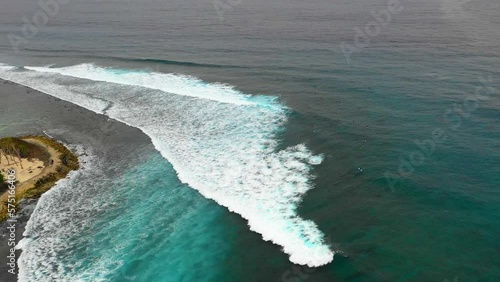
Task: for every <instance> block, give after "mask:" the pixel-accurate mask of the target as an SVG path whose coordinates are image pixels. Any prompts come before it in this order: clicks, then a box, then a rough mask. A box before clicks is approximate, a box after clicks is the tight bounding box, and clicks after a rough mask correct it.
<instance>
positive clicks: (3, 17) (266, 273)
mask: <svg viewBox="0 0 500 282" xmlns="http://www.w3.org/2000/svg"><path fill="white" fill-rule="evenodd" d="M0 4H1V10H0V62H1V63H3V64H4V65H3V66H2V68H0V78H4V79H8V80H12V81H14V82H17V83H20V84H23V85H27V86H30V87H32V88H35V89H38V90H41V91H43V92H46V93H48V94H49V95H52V96H55V97H58V98H61V99H63V100H67V101H69V102H72V103H75V104H78V105H80V106H83V107H85V108H87V109H90V110H91V111H94V112H97V113H103V114H105V115H107V116H109V117H111V118H113V119H117V120H119V121H122V122H124V123H127V124H129V125H131V126H133V127H137V128H139V129H141V130H142V131H143V132H144V133H145V134H147V135H148V136H149V137H150V138H151V139H152V142H153V143H154V145H155V148H156V149H157V151H154V150H145V151H146V152H147V153H144V152H142V151H141V152H142V154H143V155H142V156H141V157H140V158H138V157H137V156H136V155H134V154H127V155H122V156H121V157H115V158H114V159H113V160H114V161H113V162H101V163H99V164H96V165H95V166H94V167H90V168H89V169H88V171H87V172H85V173H87V174H88V175H87V174H85V173H82V174H81V175H79V176H77V177H75V180H73V181H69V183H64V184H63V185H60V187H57V189H58V190H54V192H52V193H51V194H48V195H46V196H45V197H44V198H42V200H41V201H40V203H39V206H40V205H42V206H43V205H47V206H50V205H49V203H50V202H51V201H53V202H54V203H57V201H58V199H67V198H68V197H70V196H69V195H67V194H65V193H71V192H69V191H71V190H73V191H83V190H85V189H88V187H89V186H92V187H94V186H93V185H99V187H100V188H99V187H97V188H96V187H94V188H93V189H99V191H102V192H100V193H97V194H98V195H94V196H95V197H96V198H95V199H92V195H89V197H90V200H88V201H83V202H78V204H79V205H83V206H80V207H79V208H82V209H84V210H86V209H87V210H98V211H99V212H96V214H93V213H91V214H89V215H88V216H85V215H81V214H79V213H78V211H77V209H76V208H75V205H74V204H72V203H71V202H69V203H68V204H67V205H64V207H63V208H61V210H62V212H63V213H64V211H66V212H67V214H66V215H74V214H78V215H79V220H81V222H83V223H84V224H83V223H82V224H81V226H72V225H67V226H52V227H50V228H54V229H53V230H50V228H49V229H44V228H42V227H43V226H44V224H46V223H47V222H53V221H54V220H69V221H70V220H71V216H67V217H64V216H56V217H52V218H51V216H54V215H53V213H51V212H49V211H47V209H45V210H44V209H41V208H40V209H39V210H37V211H35V215H37V216H33V219H32V222H31V229H30V228H29V227H28V233H29V234H28V235H29V236H31V237H32V238H34V239H33V241H31V242H30V246H31V247H30V248H28V249H26V250H25V251H24V253H23V256H24V260H23V262H22V268H23V269H24V271H25V272H26V273H27V274H26V276H24V278H23V279H25V280H27V281H52V280H55V279H60V280H62V281H72V280H75V279H83V280H84V281H99V280H103V281H294V282H295V281H445V280H446V279H447V280H448V281H454V280H455V281H498V280H500V243H499V241H498V238H499V237H500V192H499V190H498V189H499V187H500V173H499V172H500V145H499V144H500V142H499V141H500V124H499V121H500V113H499V110H500V98H499V94H500V92H499V91H498V90H499V89H500V88H499V87H500V84H499V83H498V81H500V72H499V71H498V65H499V63H500V20H499V19H500V17H499V16H500V15H499V14H500V3H499V2H497V1H493V0H485V1H479V0H472V1H453V0H424V1H401V2H397V1H380V0H376V1H367V0H356V1H326V0H314V1H307V2H304V1H284V0H272V1H262V0H257V1H249V0H242V1H239V2H238V1H223V0H221V1H215V2H214V1H211V0H209V1H192V0H188V1H177V0H175V1H159V0H146V1H135V0H128V1H117V0H102V1H81V0H72V1H69V2H68V3H65V4H58V5H57V7H58V8H57V9H55V8H54V7H53V6H52V7H49V8H46V9H49V10H47V11H49V12H50V13H49V15H48V16H47V19H48V21H47V23H43V22H42V24H41V25H39V26H38V28H37V31H36V32H33V31H31V32H30V31H29V30H28V29H27V27H26V26H25V25H24V23H23V17H26V19H27V21H28V22H32V21H33V16H34V15H36V14H37V13H38V15H40V13H39V12H40V11H44V9H43V8H42V7H41V6H39V4H37V3H36V2H33V1H26V0H23V1H16V2H12V1H6V0H1V1H0ZM44 13H45V14H47V12H44ZM376 18H379V21H381V22H382V24H378V25H375V24H374V23H375V22H374V21H376ZM42 21H43V19H42ZM23 27H24V31H25V34H23ZM27 35H28V36H27ZM13 40H15V41H13ZM12 42H14V45H15V46H17V48H18V51H17V52H16V51H15V50H14V48H13V44H12ZM10 66H15V67H17V68H11V67H10ZM20 67H25V68H20ZM174 74H175V75H174ZM188 76H189V77H188ZM214 83H224V84H227V85H232V86H234V89H228V88H227V87H226V86H223V85H221V84H214ZM244 94H249V95H252V96H245V95H244ZM247 103H249V104H250V106H246V105H247ZM235 105H236V106H235ZM255 105H256V106H255ZM28 114H29V113H28ZM53 118H54V119H57V113H56V112H55V113H54V115H53ZM51 124H56V123H50V122H48V123H46V125H47V126H49V125H51ZM46 129H47V130H52V131H53V132H57V128H46ZM297 144H305V147H303V148H302V147H301V148H296V147H293V146H295V145H297ZM287 148H288V149H287ZM290 148H295V149H290ZM110 150H111V149H110ZM160 153H161V155H160ZM131 156H135V157H134V158H132V157H131ZM253 156H256V157H253ZM94 157H95V158H96V159H98V158H99V156H97V155H96V156H94ZM321 157H322V158H323V160H322V162H321V164H318V163H319V162H320V160H321ZM167 160H168V162H167ZM295 160H299V163H300V164H298V163H296V162H295ZM91 163H92V162H91ZM93 163H97V162H93ZM111 163H112V164H113V166H114V167H117V168H115V169H109V167H107V166H110V165H111ZM120 164H123V165H122V166H121V167H120ZM130 164H133V166H132V167H131V166H130ZM262 164H267V165H262ZM266 166H267V167H271V168H272V169H271V171H272V173H271V174H269V175H267V176H266V174H265V167H266ZM230 168H231V169H230ZM93 170H95V171H99V173H97V172H96V174H94V175H100V176H95V177H96V179H99V184H95V181H94V184H92V183H93V182H92V181H90V180H89V178H92V177H93V176H92V175H93V174H92V171H93ZM229 172H231V173H229ZM262 175H264V176H262ZM79 177H80V178H79ZM294 177H295V178H294ZM292 178H293V179H292ZM78 179H80V180H78ZM260 187H264V189H262V191H261V190H260ZM64 188H68V190H64ZM191 188H195V190H194V189H191ZM79 189H80V190H79ZM281 189H283V190H281ZM197 191H198V192H200V193H198V192H197ZM63 192H64V193H63ZM62 194H65V195H62ZM202 195H203V196H205V197H203V196H202ZM60 197H62V198H60ZM70 198H71V197H70ZM209 199H212V200H209ZM218 203H219V204H220V205H219V204H218ZM238 203H241V205H238ZM261 203H262V205H261ZM85 205H87V206H85ZM221 205H222V206H225V207H230V209H231V210H233V211H235V212H234V213H230V212H229V211H228V209H226V208H224V207H222V206H221ZM242 206H243V207H242ZM254 206H255V207H256V208H255V209H253V208H248V209H247V208H246V207H254ZM257 206H258V207H257ZM295 207H297V211H296V212H297V214H298V215H299V216H300V219H301V220H300V221H298V222H296V221H293V222H290V218H295V217H294V216H296V215H294V214H293V213H294V211H295ZM61 210H59V212H61ZM290 213H292V215H290ZM268 218H269V219H270V220H267V219H268ZM248 221H250V222H251V223H250V226H251V227H249V226H248V225H249V223H248ZM269 221H271V223H272V222H276V226H272V224H269V223H270V222H269ZM310 221H313V222H314V223H315V224H316V225H317V226H310V225H308V223H310ZM56 228H58V230H59V231H58V232H56V234H57V236H59V237H57V236H55V237H56V238H55V239H54V238H52V239H54V240H53V241H51V240H50V239H51V237H50V236H49V234H52V235H53V234H54V233H53V232H55V229H56ZM65 228H66V229H65ZM71 228H73V229H71ZM250 228H251V229H252V230H254V231H256V232H252V231H250V230H249V229H250ZM70 229H71V230H70ZM262 234H263V235H264V236H266V237H267V238H270V240H271V241H275V242H277V241H279V240H281V238H282V235H283V234H288V235H289V236H290V237H286V236H283V237H286V238H284V239H282V241H280V242H281V243H278V244H272V243H271V242H270V241H264V240H263V239H262ZM305 234H309V235H305ZM52 235H51V236H52ZM288 235H287V236H288ZM297 238H299V239H300V240H303V241H301V242H300V243H297V244H298V245H300V246H302V245H303V246H305V248H306V249H307V248H309V247H311V248H318V250H319V252H320V253H321V254H323V255H324V256H321V255H320V256H318V258H317V259H316V260H310V257H311V256H309V254H308V253H307V251H304V250H303V249H300V248H299V247H297V244H295V243H294V242H296V241H294V240H296V239H297ZM318 238H319V239H318ZM321 238H322V239H321ZM326 245H329V247H328V249H329V250H331V251H333V252H335V256H334V260H333V262H331V263H327V264H326V265H324V266H321V267H317V268H314V267H312V268H309V267H305V268H303V267H298V266H294V264H292V263H291V262H290V259H292V257H293V256H292V257H289V255H291V254H295V255H296V257H295V258H296V262H297V261H301V260H305V261H306V262H308V263H311V264H324V263H326V262H327V261H328V254H327V252H325V249H323V247H325V246H326ZM283 247H284V248H285V249H288V251H287V252H286V254H285V252H283V251H281V249H282V248H283ZM36 250H39V251H40V250H42V255H39V256H35V255H34V254H35V253H36ZM43 250H50V251H46V252H44V251H43ZM41 261H45V262H47V263H41ZM306 264H307V263H306ZM30 273H31V274H30Z"/></svg>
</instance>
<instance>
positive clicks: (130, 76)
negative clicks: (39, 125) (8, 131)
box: [0, 64, 334, 267]
mask: <svg viewBox="0 0 500 282" xmlns="http://www.w3.org/2000/svg"><path fill="white" fill-rule="evenodd" d="M25 69H27V70H28V71H22V72H10V71H8V70H7V71H3V70H2V69H0V77H3V78H6V79H9V80H12V81H14V82H17V83H20V84H23V85H26V86H29V87H32V88H35V89H37V90H40V91H42V92H45V93H47V94H49V95H52V96H55V97H58V98H60V99H63V100H67V101H70V102H73V103H75V104H79V105H81V106H84V107H86V108H87V109H90V110H93V111H95V112H99V113H104V114H106V115H108V116H109V117H111V118H114V119H116V120H119V121H122V122H124V123H126V124H128V125H130V126H133V127H137V128H139V129H141V130H142V131H143V132H144V133H146V134H147V135H148V136H150V138H151V140H152V142H153V144H154V146H155V148H156V149H157V150H158V151H159V152H160V153H161V155H162V156H163V157H164V158H165V159H167V160H168V161H169V162H170V163H171V164H172V165H173V167H174V169H175V170H176V172H177V174H178V177H179V179H180V180H181V181H182V182H184V183H187V184H188V185H189V186H190V187H192V188H194V189H196V190H197V191H199V192H200V193H201V194H202V195H203V196H204V197H206V198H208V199H212V200H214V201H216V202H217V203H218V204H220V205H222V206H225V207H227V208H228V209H229V210H230V211H231V212H235V213H238V214H239V215H241V216H242V217H243V218H245V219H246V220H247V221H248V225H249V228H250V229H251V230H252V231H255V232H257V233H259V234H261V235H262V238H263V239H264V240H266V241H271V242H273V243H275V244H278V245H280V246H282V247H283V251H284V252H285V253H287V254H288V255H289V257H290V261H291V262H293V263H296V264H302V265H308V266H310V267H317V266H321V265H324V264H327V263H329V262H331V261H332V260H333V256H334V253H333V252H332V251H331V250H330V248H329V246H328V245H327V244H326V243H325V241H324V235H323V233H322V232H321V231H320V230H319V229H318V227H317V225H316V224H315V223H314V222H313V221H310V220H304V219H303V218H301V217H300V216H299V215H298V214H297V206H298V204H299V203H300V202H301V201H302V196H303V195H304V194H305V193H306V192H307V191H308V190H310V189H312V188H313V186H312V178H313V176H312V174H311V170H312V165H317V164H319V163H321V161H322V157H321V156H316V155H314V154H313V153H312V152H311V151H310V150H309V149H308V148H307V147H306V146H305V145H297V146H293V147H289V148H286V149H284V150H278V149H277V148H278V143H279V142H278V141H279V140H278V137H277V134H278V133H279V132H280V131H282V130H283V129H284V127H285V125H286V122H287V109H286V107H284V106H282V105H280V104H278V103H277V102H276V101H275V99H273V98H268V99H263V98H262V97H256V96H251V95H246V94H243V93H241V92H239V91H237V90H235V89H234V88H233V87H231V86H227V85H223V84H209V83H205V82H203V81H201V80H199V79H197V78H193V77H190V76H184V75H178V74H163V73H154V72H144V71H131V70H121V69H110V68H102V67H99V66H95V65H92V64H83V65H76V66H70V67H63V68H48V67H25ZM75 78H77V79H81V80H82V81H81V82H80V83H76V84H75V83H72V82H74V80H75ZM193 98H195V99H193ZM268 101H271V102H268ZM97 102H99V103H97ZM104 106H105V108H104V109H103V107H104Z"/></svg>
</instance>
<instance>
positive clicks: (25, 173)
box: [0, 138, 61, 202]
mask: <svg viewBox="0 0 500 282" xmlns="http://www.w3.org/2000/svg"><path fill="white" fill-rule="evenodd" d="M22 140H24V141H27V142H29V143H32V144H35V145H37V146H40V147H43V148H44V149H45V150H47V151H48V153H49V154H50V157H51V159H52V160H53V163H52V164H49V165H47V166H45V164H44V162H43V161H42V160H39V159H31V160H29V159H26V158H21V163H20V162H19V160H18V159H16V158H12V159H11V158H9V159H10V160H7V157H6V156H5V155H3V161H2V163H1V164H0V171H2V173H3V174H4V175H5V172H6V171H7V170H8V169H9V168H13V169H14V170H15V171H16V179H17V180H18V181H19V184H18V186H17V187H16V191H17V193H21V194H22V193H23V192H25V191H26V190H27V189H29V188H30V187H33V185H34V184H35V182H36V181H37V180H39V179H41V178H43V177H44V176H47V175H49V174H50V173H55V172H56V168H57V167H58V166H59V165H61V160H60V156H61V153H60V152H58V151H57V150H55V149H54V148H52V147H50V146H48V145H46V144H44V143H42V142H41V141H39V140H37V139H34V138H25V139H22ZM6 197H7V192H4V193H3V194H2V195H1V196H0V202H2V201H5V199H6Z"/></svg>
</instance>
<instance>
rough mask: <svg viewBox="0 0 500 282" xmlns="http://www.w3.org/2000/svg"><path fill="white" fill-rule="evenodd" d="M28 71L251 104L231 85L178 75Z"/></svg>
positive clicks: (86, 68) (87, 67) (84, 67)
mask: <svg viewBox="0 0 500 282" xmlns="http://www.w3.org/2000/svg"><path fill="white" fill-rule="evenodd" d="M25 68H26V69H28V70H32V71H38V72H45V73H47V72H48V73H57V74H60V75H65V76H72V77H77V78H83V79H88V80H92V81H102V82H111V83H116V84H122V85H131V86H140V87H146V88H150V89H156V90H161V91H165V92H168V93H173V94H177V95H184V96H190V97H196V98H202V99H209V100H214V101H218V102H221V103H229V104H236V105H255V103H254V102H251V101H249V100H248V99H247V98H248V97H250V96H249V95H244V94H242V93H241V92H239V91H237V90H235V89H234V88H233V87H232V86H229V85H225V84H207V83H205V82H203V81H201V80H199V79H197V78H194V77H191V76H187V75H180V74H161V73H156V72H140V71H128V70H121V69H109V68H100V67H96V66H94V65H93V64H81V65H76V66H71V67H63V68H49V67H25Z"/></svg>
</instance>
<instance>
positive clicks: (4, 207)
mask: <svg viewBox="0 0 500 282" xmlns="http://www.w3.org/2000/svg"><path fill="white" fill-rule="evenodd" d="M79 167H80V164H79V162H78V158H77V156H76V155H75V154H73V152H71V151H70V150H69V149H68V148H66V147H65V146H64V145H63V144H61V143H59V142H57V141H56V140H54V139H52V138H48V137H45V136H22V137H7V138H1V139H0V222H2V221H4V220H6V219H7V218H8V217H9V216H12V214H11V215H9V213H8V207H10V209H11V210H12V206H15V208H14V210H15V211H18V210H19V204H20V202H21V200H23V199H33V198H39V197H40V196H41V195H42V194H43V193H44V192H46V191H48V190H49V189H50V188H52V187H53V186H54V184H55V183H56V182H57V181H58V180H60V179H63V178H65V177H66V176H67V175H68V173H69V172H70V171H72V170H77V169H78V168H79ZM11 169H14V170H15V201H12V200H11V205H10V206H9V192H8V191H9V186H10V185H9V183H7V182H8V177H9V176H8V174H9V171H10V170H11ZM11 198H12V196H11Z"/></svg>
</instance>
